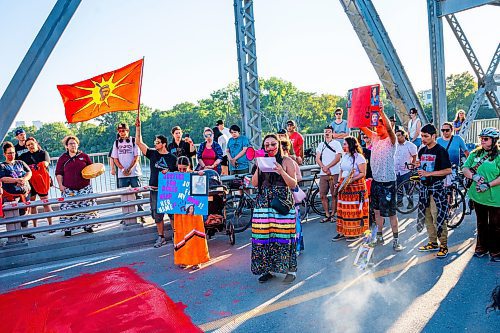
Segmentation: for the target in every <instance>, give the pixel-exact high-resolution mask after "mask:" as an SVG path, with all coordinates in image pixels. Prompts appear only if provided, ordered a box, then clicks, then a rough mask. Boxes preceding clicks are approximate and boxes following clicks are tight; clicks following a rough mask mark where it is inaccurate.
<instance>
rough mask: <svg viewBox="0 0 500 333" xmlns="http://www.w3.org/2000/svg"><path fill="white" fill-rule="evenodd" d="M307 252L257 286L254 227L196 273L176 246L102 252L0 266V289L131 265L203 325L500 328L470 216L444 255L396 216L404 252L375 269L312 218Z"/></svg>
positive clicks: (380, 250) (215, 246)
mask: <svg viewBox="0 0 500 333" xmlns="http://www.w3.org/2000/svg"><path fill="white" fill-rule="evenodd" d="M303 230H304V239H305V250H304V252H303V254H301V255H300V256H299V258H298V273H297V280H296V281H295V282H294V283H293V284H290V285H286V284H283V283H282V281H281V280H282V278H283V276H277V277H276V278H274V279H272V280H270V281H268V282H267V283H264V284H260V283H258V281H257V278H258V276H254V275H252V273H251V272H250V250H251V245H250V231H249V230H247V231H246V232H244V233H241V234H237V235H236V236H237V238H236V244H235V245H234V246H231V245H230V244H229V241H228V237H227V236H226V235H223V234H217V235H216V237H214V238H212V239H211V240H209V251H210V256H211V261H210V262H209V263H208V264H205V265H203V266H202V268H201V269H199V270H194V271H193V270H191V269H180V268H177V267H175V266H174V265H173V253H172V252H173V247H172V243H169V244H168V245H166V246H164V247H161V248H158V249H155V248H153V247H152V246H151V247H149V246H147V247H142V248H132V249H123V251H120V252H108V253H103V254H102V255H100V256H90V257H79V258H75V259H73V260H65V261H64V262H53V263H49V264H45V265H43V264H40V265H37V266H31V267H28V268H22V269H15V270H9V271H2V272H0V281H1V284H0V293H6V292H8V291H11V290H14V289H19V288H31V287H35V286H38V285H42V284H48V283H53V282H57V281H64V280H67V279H70V278H73V277H77V276H80V275H82V274H85V273H95V272H100V271H103V270H108V269H112V268H117V267H132V268H133V269H135V270H136V271H137V272H138V274H139V275H140V276H141V277H142V278H144V279H146V280H148V281H150V282H152V283H155V284H157V285H158V286H160V287H161V288H163V289H164V290H165V292H166V293H167V295H168V296H169V297H170V298H171V299H172V300H174V301H175V302H182V303H183V304H185V305H186V309H185V313H186V314H187V315H188V316H190V317H191V319H192V321H193V323H195V324H196V325H198V326H199V327H200V328H201V329H202V330H204V331H216V332H233V331H234V332H259V331H261V332H405V333H406V332H421V331H423V332H500V313H498V312H496V313H495V312H493V313H489V314H486V312H485V309H486V307H487V305H488V304H489V302H490V296H491V291H492V289H493V288H494V287H495V286H496V285H497V284H499V283H500V264H499V263H493V262H490V261H489V259H488V258H487V257H483V258H475V257H473V256H472V254H473V252H474V243H475V216H467V217H466V220H465V221H464V222H463V224H462V225H461V226H460V227H459V228H457V229H456V230H453V231H451V232H450V234H449V247H450V253H449V255H448V257H447V258H445V259H437V258H435V254H434V253H430V254H429V253H420V252H418V251H417V250H416V248H417V247H418V246H420V245H422V244H423V243H424V242H426V241H427V238H426V235H425V232H423V233H420V234H417V233H416V231H415V219H414V216H406V217H403V218H400V240H401V241H402V243H403V245H404V246H405V249H404V250H403V251H402V252H399V253H396V252H394V251H393V250H392V246H391V241H392V236H391V234H390V232H389V231H388V230H385V231H386V232H385V239H386V245H384V246H382V247H377V248H376V249H375V251H374V258H373V260H372V262H373V264H374V265H373V266H372V267H371V268H370V269H368V270H364V271H363V270H360V269H358V268H356V267H354V266H353V261H354V258H355V254H356V251H357V250H356V248H357V246H358V245H359V243H356V242H354V243H347V242H345V241H340V242H335V243H334V242H332V241H331V238H332V237H333V236H334V235H335V225H334V224H331V223H326V224H320V223H319V219H317V218H314V217H313V218H312V219H311V220H309V222H307V223H305V224H303Z"/></svg>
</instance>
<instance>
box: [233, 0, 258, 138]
mask: <svg viewBox="0 0 500 333" xmlns="http://www.w3.org/2000/svg"><path fill="white" fill-rule="evenodd" d="M234 18H235V28H236V47H237V58H238V79H239V87H240V108H241V114H242V117H243V130H244V133H245V135H246V136H247V137H248V139H249V140H250V142H251V144H252V145H253V146H254V147H260V145H261V133H262V126H261V113H260V90H259V76H258V74H257V49H256V46H255V24H254V23H255V20H254V16H253V1H252V0H234Z"/></svg>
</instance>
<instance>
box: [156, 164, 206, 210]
mask: <svg viewBox="0 0 500 333" xmlns="http://www.w3.org/2000/svg"><path fill="white" fill-rule="evenodd" d="M157 201H158V203H157V207H156V208H157V209H158V213H160V214H190V215H208V177H207V176H206V175H199V174H197V173H188V172H167V173H160V174H159V175H158V200H157Z"/></svg>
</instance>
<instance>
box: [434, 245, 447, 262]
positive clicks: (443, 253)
mask: <svg viewBox="0 0 500 333" xmlns="http://www.w3.org/2000/svg"><path fill="white" fill-rule="evenodd" d="M447 256H448V248H447V247H445V246H440V247H439V252H438V253H437V254H436V257H438V258H439V259H443V258H446V257H447Z"/></svg>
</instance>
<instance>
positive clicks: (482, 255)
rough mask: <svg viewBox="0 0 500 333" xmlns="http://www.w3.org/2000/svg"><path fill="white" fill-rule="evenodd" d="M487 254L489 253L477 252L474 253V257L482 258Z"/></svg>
mask: <svg viewBox="0 0 500 333" xmlns="http://www.w3.org/2000/svg"><path fill="white" fill-rule="evenodd" d="M487 254H488V251H476V252H474V257H476V258H482V257H484V256H485V255H487Z"/></svg>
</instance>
